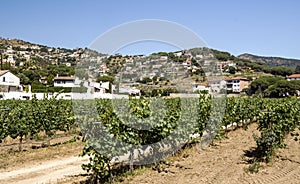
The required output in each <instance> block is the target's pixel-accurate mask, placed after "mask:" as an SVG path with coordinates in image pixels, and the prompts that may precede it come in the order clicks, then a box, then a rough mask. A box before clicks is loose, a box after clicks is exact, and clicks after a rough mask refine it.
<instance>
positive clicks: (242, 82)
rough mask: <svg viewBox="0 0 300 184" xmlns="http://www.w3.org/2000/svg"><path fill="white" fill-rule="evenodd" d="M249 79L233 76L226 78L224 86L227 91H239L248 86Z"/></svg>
mask: <svg viewBox="0 0 300 184" xmlns="http://www.w3.org/2000/svg"><path fill="white" fill-rule="evenodd" d="M249 84H250V81H249V80H248V79H246V78H243V77H234V78H232V79H228V80H226V87H227V90H228V91H232V92H235V93H240V92H242V91H243V89H245V88H248V86H249Z"/></svg>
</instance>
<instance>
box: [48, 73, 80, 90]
mask: <svg viewBox="0 0 300 184" xmlns="http://www.w3.org/2000/svg"><path fill="white" fill-rule="evenodd" d="M53 81H54V86H55V87H79V86H78V85H77V84H75V78H74V77H63V76H56V77H54V79H53Z"/></svg>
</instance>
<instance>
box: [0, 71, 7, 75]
mask: <svg viewBox="0 0 300 184" xmlns="http://www.w3.org/2000/svg"><path fill="white" fill-rule="evenodd" d="M7 72H9V70H0V76H1V75H4V74H6V73H7Z"/></svg>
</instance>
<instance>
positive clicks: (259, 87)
mask: <svg viewBox="0 0 300 184" xmlns="http://www.w3.org/2000/svg"><path fill="white" fill-rule="evenodd" d="M299 89H300V81H287V80H286V79H285V78H283V77H275V76H265V77H260V78H258V79H256V80H254V81H253V82H252V83H251V84H250V88H249V91H248V93H249V94H250V95H253V94H254V95H262V96H263V97H271V98H280V97H287V96H294V95H296V94H297V90H299Z"/></svg>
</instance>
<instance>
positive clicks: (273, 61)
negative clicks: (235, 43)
mask: <svg viewBox="0 0 300 184" xmlns="http://www.w3.org/2000/svg"><path fill="white" fill-rule="evenodd" d="M238 58H240V59H247V60H250V61H252V62H260V63H264V64H266V65H268V66H270V67H274V66H285V67H290V68H294V69H295V68H296V67H297V65H300V60H298V59H287V58H281V57H264V56H256V55H252V54H242V55H239V56H238Z"/></svg>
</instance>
